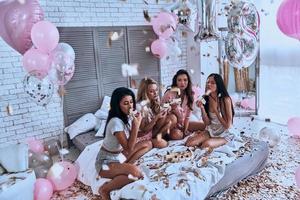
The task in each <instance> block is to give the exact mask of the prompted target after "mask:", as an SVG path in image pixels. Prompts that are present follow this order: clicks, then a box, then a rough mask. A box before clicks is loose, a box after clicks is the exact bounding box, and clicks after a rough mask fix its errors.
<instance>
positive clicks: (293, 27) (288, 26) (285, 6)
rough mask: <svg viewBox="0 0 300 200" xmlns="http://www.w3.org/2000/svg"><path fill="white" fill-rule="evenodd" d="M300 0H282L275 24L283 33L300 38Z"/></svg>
mask: <svg viewBox="0 0 300 200" xmlns="http://www.w3.org/2000/svg"><path fill="white" fill-rule="evenodd" d="M299 10H300V1H299V0H285V1H282V3H281V5H280V6H279V8H278V11H277V25H278V27H279V29H280V30H281V32H283V33H284V34H285V35H287V36H289V37H292V38H295V39H298V40H299V39H300V23H299V21H300V15H299Z"/></svg>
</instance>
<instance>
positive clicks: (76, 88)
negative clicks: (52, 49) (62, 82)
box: [59, 27, 101, 126]
mask: <svg viewBox="0 0 300 200" xmlns="http://www.w3.org/2000/svg"><path fill="white" fill-rule="evenodd" d="M59 32H60V42H66V43H68V44H70V45H71V46H72V47H73V48H74V50H75V57H76V58H75V73H74V76H73V78H72V79H71V80H70V82H69V83H67V84H66V95H65V98H64V116H65V126H68V125H70V124H71V123H73V122H74V121H75V120H76V119H78V118H79V117H81V116H82V115H84V114H86V113H90V112H95V111H96V110H97V109H99V106H100V103H101V101H100V98H99V97H100V96H101V87H100V84H99V81H98V75H97V68H96V59H95V49H94V29H93V28H88V27H84V28H80V27H78V28H70V27H68V28H59ZM81 99H82V100H81Z"/></svg>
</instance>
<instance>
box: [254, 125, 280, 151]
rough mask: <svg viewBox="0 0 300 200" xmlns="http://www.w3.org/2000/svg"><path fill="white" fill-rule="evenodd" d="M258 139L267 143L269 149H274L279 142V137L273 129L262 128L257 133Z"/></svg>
mask: <svg viewBox="0 0 300 200" xmlns="http://www.w3.org/2000/svg"><path fill="white" fill-rule="evenodd" d="M259 139H260V140H262V141H265V142H267V143H268V144H269V146H270V147H274V146H276V145H277V144H278V143H279V142H280V135H279V134H278V132H277V131H276V130H275V129H273V128H270V127H264V128H262V129H261V130H260V131H259Z"/></svg>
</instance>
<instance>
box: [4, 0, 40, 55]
mask: <svg viewBox="0 0 300 200" xmlns="http://www.w3.org/2000/svg"><path fill="white" fill-rule="evenodd" d="M3 4H4V5H3ZM0 5H1V6H0V36H1V37H2V38H3V40H4V41H5V42H6V43H7V44H8V45H10V46H11V47H12V48H14V49H15V50H16V51H18V52H19V53H21V54H24V53H25V52H26V51H27V50H28V49H30V48H31V47H32V41H31V36H30V33H31V28H32V26H33V25H34V24H35V23H37V22H38V21H41V20H43V19H44V12H43V10H42V8H41V6H40V5H39V2H38V0H26V1H25V3H24V4H21V3H19V2H18V1H4V3H1V4H0Z"/></svg>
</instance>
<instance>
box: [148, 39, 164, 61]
mask: <svg viewBox="0 0 300 200" xmlns="http://www.w3.org/2000/svg"><path fill="white" fill-rule="evenodd" d="M151 51H152V53H153V55H155V56H156V57H158V58H163V57H164V56H165V55H166V54H167V44H166V43H165V41H164V40H163V39H157V40H154V42H152V44H151Z"/></svg>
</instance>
